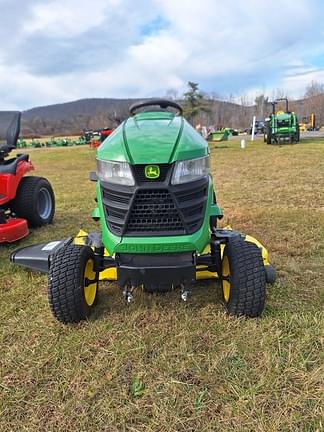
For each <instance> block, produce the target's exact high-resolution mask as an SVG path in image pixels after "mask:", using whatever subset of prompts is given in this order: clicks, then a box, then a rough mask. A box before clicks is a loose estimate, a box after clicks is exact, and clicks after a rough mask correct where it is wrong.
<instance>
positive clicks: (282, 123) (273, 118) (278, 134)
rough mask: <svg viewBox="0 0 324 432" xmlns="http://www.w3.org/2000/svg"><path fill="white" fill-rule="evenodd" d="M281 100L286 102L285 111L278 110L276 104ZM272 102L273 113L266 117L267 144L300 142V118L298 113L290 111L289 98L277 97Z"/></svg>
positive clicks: (265, 136) (265, 139)
mask: <svg viewBox="0 0 324 432" xmlns="http://www.w3.org/2000/svg"><path fill="white" fill-rule="evenodd" d="M281 101H284V102H285V111H277V112H276V105H277V104H278V103H279V102H281ZM271 104H272V114H270V117H268V118H266V119H265V133H264V142H266V143H267V144H278V143H280V142H289V143H290V144H292V143H294V142H295V143H296V142H298V141H299V138H300V132H299V124H298V119H297V115H296V113H294V112H291V111H289V107H288V99H287V98H282V99H277V100H275V101H274V102H271Z"/></svg>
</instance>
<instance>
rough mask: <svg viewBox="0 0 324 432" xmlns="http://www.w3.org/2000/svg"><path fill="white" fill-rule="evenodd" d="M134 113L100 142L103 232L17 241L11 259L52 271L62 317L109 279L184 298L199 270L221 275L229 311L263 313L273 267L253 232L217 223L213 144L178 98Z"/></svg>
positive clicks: (85, 305) (126, 292)
mask: <svg viewBox="0 0 324 432" xmlns="http://www.w3.org/2000/svg"><path fill="white" fill-rule="evenodd" d="M148 106H150V107H151V109H150V110H149V111H145V110H147V108H148ZM130 114H131V117H130V118H128V119H127V120H126V121H124V122H123V123H122V124H121V125H120V126H119V127H118V128H117V129H116V130H115V132H114V133H113V134H112V135H110V136H109V137H108V138H107V139H106V140H105V141H104V142H103V144H102V145H101V146H100V148H99V149H98V150H97V171H96V173H95V172H94V173H92V174H91V176H90V178H91V179H92V180H93V181H95V182H96V201H97V207H96V208H95V209H94V211H93V213H92V217H93V218H94V219H95V220H97V221H99V223H100V226H101V232H100V233H89V234H87V233H85V232H83V231H80V232H79V234H78V235H77V236H76V237H75V238H73V237H70V238H67V239H64V240H59V241H53V242H50V243H47V244H42V245H36V246H32V247H29V248H24V249H20V250H18V251H16V252H14V253H13V254H12V255H11V260H12V261H13V262H15V263H17V264H19V265H22V266H27V267H30V268H33V269H35V270H40V271H43V272H48V296H49V303H50V307H51V310H52V312H53V314H54V316H55V317H56V318H57V319H58V320H59V321H62V322H64V323H68V322H77V321H80V320H83V319H86V318H87V317H88V316H89V314H90V312H91V310H92V309H93V308H94V307H95V304H96V299H97V293H98V282H99V280H103V279H109V280H116V282H117V284H118V285H119V287H120V288H121V292H122V293H123V296H124V298H125V300H126V302H131V301H133V300H134V296H135V292H136V290H139V289H141V290H143V291H144V292H147V293H165V292H168V291H171V290H179V296H180V298H181V299H182V300H183V301H187V299H188V298H189V296H190V294H191V290H192V286H193V284H194V283H195V281H196V279H202V278H213V279H215V278H219V279H220V285H221V289H222V295H223V301H224V305H225V307H226V309H227V311H228V312H229V313H230V314H233V315H245V316H250V317H257V316H259V315H260V314H261V313H262V311H263V308H264V303H265V295H266V282H273V281H274V279H275V273H274V270H273V268H272V266H271V265H270V263H269V259H268V253H267V250H266V249H265V248H264V247H263V246H262V245H261V244H260V243H259V242H258V241H257V240H256V239H254V238H253V237H251V236H248V235H244V234H241V233H239V232H236V231H233V230H232V229H230V228H228V229H220V228H218V227H217V221H218V220H219V219H221V218H222V211H221V209H220V207H219V205H218V204H217V200H216V195H215V192H214V188H213V180H212V177H211V175H210V168H209V166H210V156H209V149H208V143H207V142H206V141H205V140H204V139H203V138H202V137H201V135H199V133H197V132H196V131H195V129H193V128H192V127H191V126H190V125H189V123H187V121H186V120H185V119H184V118H183V116H182V108H181V106H179V105H178V104H177V103H175V102H173V101H166V100H150V101H145V102H143V103H138V104H135V105H133V106H132V107H131V108H130ZM215 287H216V283H215Z"/></svg>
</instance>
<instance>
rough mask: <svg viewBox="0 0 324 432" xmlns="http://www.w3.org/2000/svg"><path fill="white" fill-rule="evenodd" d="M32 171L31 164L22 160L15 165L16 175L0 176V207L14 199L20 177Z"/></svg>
mask: <svg viewBox="0 0 324 432" xmlns="http://www.w3.org/2000/svg"><path fill="white" fill-rule="evenodd" d="M33 169H34V166H33V164H32V163H31V162H29V161H24V160H22V161H20V162H19V163H18V165H17V170H16V174H0V206H1V205H4V204H7V203H8V202H9V201H11V200H12V199H14V198H15V196H16V193H17V189H18V186H19V183H20V181H21V179H22V177H23V176H24V175H25V174H26V173H27V172H29V171H32V170H33Z"/></svg>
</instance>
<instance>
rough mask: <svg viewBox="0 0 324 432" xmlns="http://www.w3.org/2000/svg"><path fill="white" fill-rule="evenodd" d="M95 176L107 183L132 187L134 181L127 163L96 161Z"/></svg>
mask: <svg viewBox="0 0 324 432" xmlns="http://www.w3.org/2000/svg"><path fill="white" fill-rule="evenodd" d="M97 176H98V178H99V180H101V181H103V182H107V183H116V184H120V185H126V186H134V185H135V180H134V177H133V174H132V171H131V169H130V166H129V164H128V163H127V162H114V161H104V160H101V159H97Z"/></svg>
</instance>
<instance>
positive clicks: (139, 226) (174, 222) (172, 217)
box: [126, 189, 185, 234]
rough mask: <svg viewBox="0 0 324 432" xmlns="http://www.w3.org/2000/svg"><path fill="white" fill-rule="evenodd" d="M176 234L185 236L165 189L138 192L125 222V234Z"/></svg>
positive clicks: (181, 223)
mask: <svg viewBox="0 0 324 432" xmlns="http://www.w3.org/2000/svg"><path fill="white" fill-rule="evenodd" d="M132 232H134V233H143V232H154V233H156V232H159V233H161V232H163V233H165V232H177V233H178V234H179V233H182V234H185V227H184V225H183V222H182V220H181V218H180V215H179V212H178V209H177V208H176V206H175V203H174V200H173V199H172V196H171V195H170V193H169V192H168V190H166V189H144V190H138V191H137V193H136V196H135V199H134V202H133V205H132V209H131V212H130V216H129V218H128V222H127V230H126V233H128V234H130V233H132Z"/></svg>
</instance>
